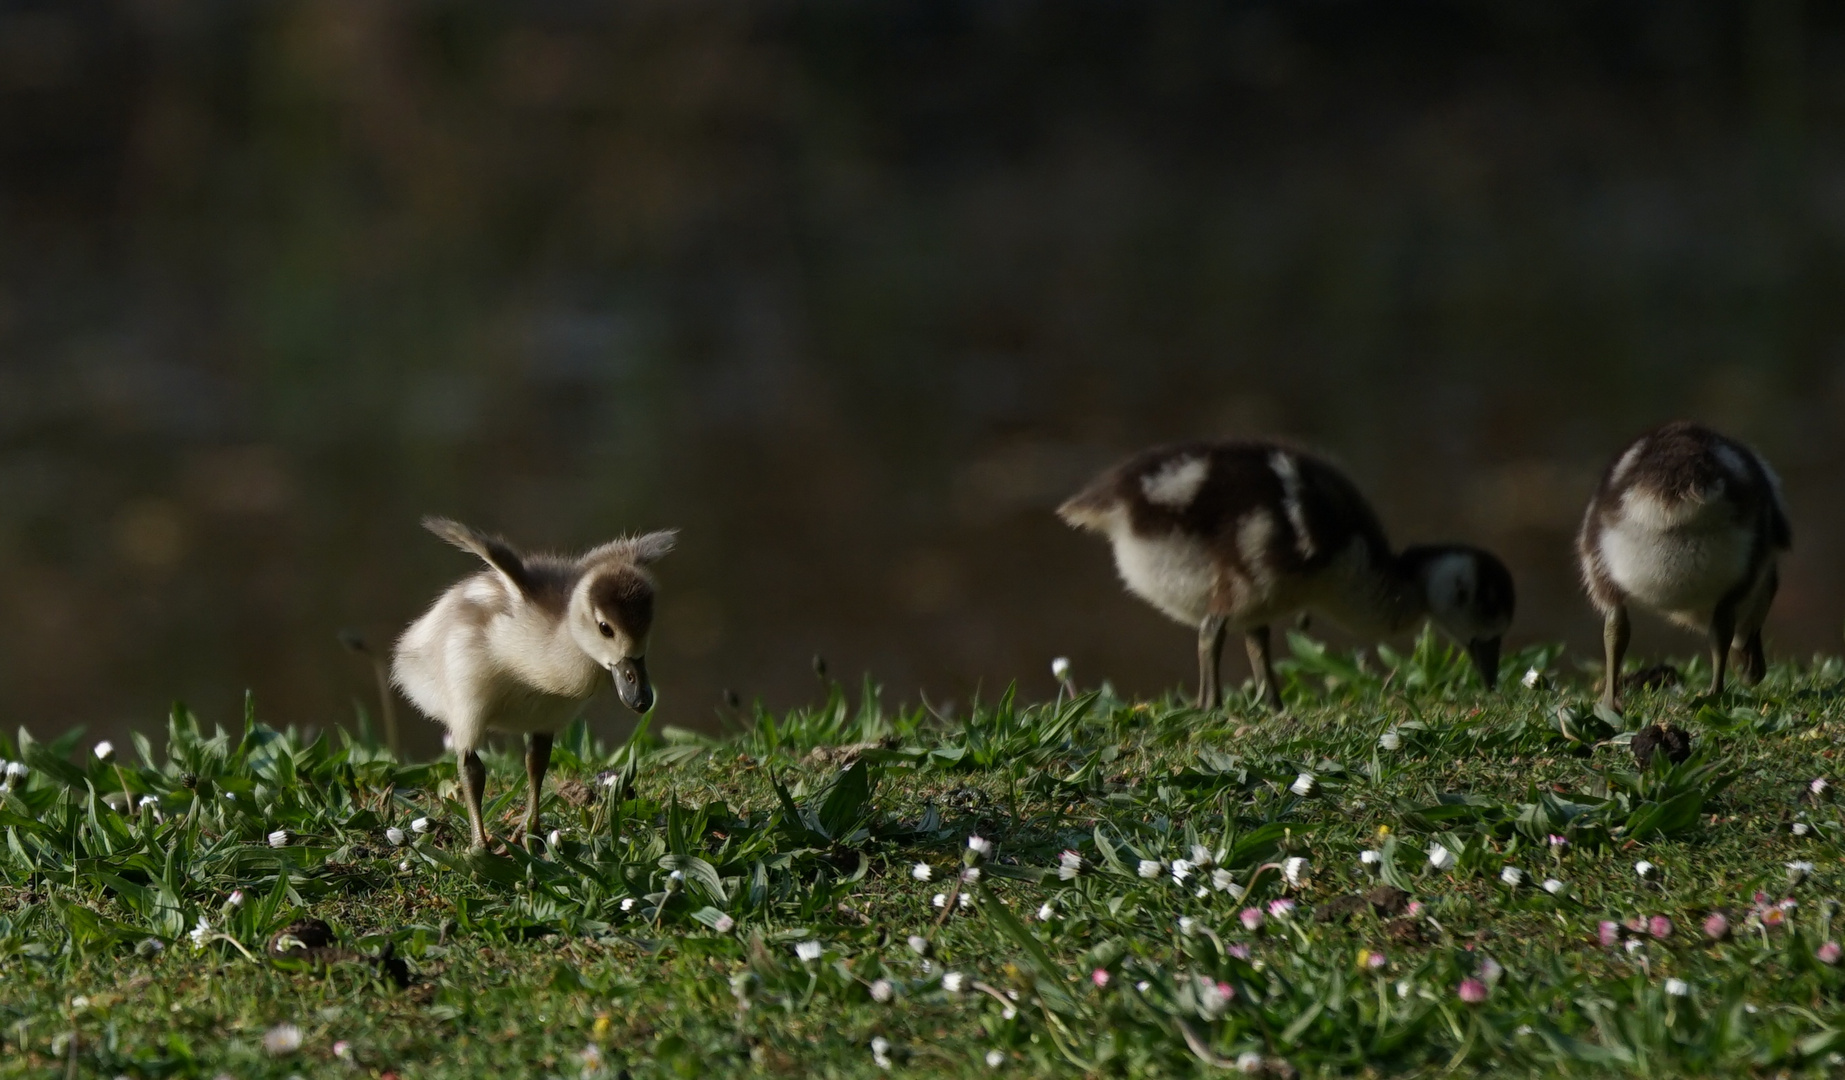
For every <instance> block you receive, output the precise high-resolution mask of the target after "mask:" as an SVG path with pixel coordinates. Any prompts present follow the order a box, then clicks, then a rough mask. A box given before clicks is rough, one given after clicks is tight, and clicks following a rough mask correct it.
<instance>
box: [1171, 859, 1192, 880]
mask: <svg viewBox="0 0 1845 1080" xmlns="http://www.w3.org/2000/svg"><path fill="white" fill-rule="evenodd" d="M1191 872H1192V864H1191V863H1190V862H1189V861H1188V860H1185V859H1174V860H1172V883H1173V884H1174V885H1183V884H1185V878H1186V876H1187V875H1189V874H1190V873H1191Z"/></svg>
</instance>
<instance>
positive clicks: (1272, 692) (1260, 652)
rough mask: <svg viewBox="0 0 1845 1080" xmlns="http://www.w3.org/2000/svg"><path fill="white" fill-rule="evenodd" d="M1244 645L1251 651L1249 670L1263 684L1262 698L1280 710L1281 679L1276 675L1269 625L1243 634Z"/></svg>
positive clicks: (1272, 707) (1276, 709)
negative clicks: (1270, 644)
mask: <svg viewBox="0 0 1845 1080" xmlns="http://www.w3.org/2000/svg"><path fill="white" fill-rule="evenodd" d="M1243 645H1244V647H1245V648H1246V649H1248V651H1249V670H1250V671H1251V672H1252V673H1253V674H1254V675H1255V677H1256V679H1257V680H1258V681H1260V683H1261V684H1262V685H1261V686H1260V688H1259V689H1260V690H1261V692H1262V700H1263V701H1264V702H1265V703H1267V705H1268V707H1269V708H1271V709H1273V710H1275V711H1276V712H1280V711H1281V709H1282V704H1281V680H1280V679H1277V678H1276V677H1275V661H1274V657H1273V655H1272V652H1271V650H1270V648H1269V638H1268V627H1267V626H1258V627H1255V628H1254V629H1252V630H1248V631H1245V632H1244V634H1243Z"/></svg>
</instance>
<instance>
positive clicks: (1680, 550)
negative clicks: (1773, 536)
mask: <svg viewBox="0 0 1845 1080" xmlns="http://www.w3.org/2000/svg"><path fill="white" fill-rule="evenodd" d="M1596 546H1597V549H1598V551H1597V554H1598V555H1599V556H1600V558H1601V563H1602V567H1603V569H1605V570H1606V571H1607V573H1608V576H1609V577H1611V578H1613V579H1614V582H1615V584H1616V585H1618V586H1620V588H1621V589H1622V591H1624V592H1626V593H1628V594H1629V595H1631V596H1633V597H1634V598H1635V599H1637V600H1639V601H1641V602H1642V603H1644V604H1646V605H1648V606H1650V607H1653V608H1657V609H1659V610H1660V611H1664V612H1667V613H1671V614H1677V615H1683V616H1688V617H1700V618H1701V617H1705V616H1708V615H1709V614H1710V612H1711V611H1712V609H1714V608H1715V607H1716V606H1717V602H1718V601H1719V600H1721V599H1722V598H1723V597H1724V595H1725V594H1726V593H1728V592H1729V591H1730V590H1732V589H1734V588H1736V587H1737V586H1738V585H1740V584H1742V581H1743V578H1744V576H1745V575H1746V574H1747V573H1748V572H1749V563H1750V555H1751V552H1752V551H1753V548H1754V546H1755V544H1754V534H1753V532H1752V530H1751V529H1750V528H1749V527H1748V526H1747V525H1746V524H1744V523H1742V522H1739V521H1736V520H1735V518H1734V517H1733V515H1732V513H1731V509H1730V507H1729V506H1728V505H1727V504H1725V503H1723V502H1721V501H1714V502H1707V503H1699V502H1692V501H1689V500H1688V501H1687V502H1684V503H1679V504H1677V505H1675V506H1671V507H1667V506H1664V505H1662V504H1661V503H1660V501H1659V500H1658V499H1657V498H1655V497H1654V496H1652V495H1651V494H1649V493H1646V492H1644V491H1639V490H1633V491H1629V492H1628V493H1627V495H1626V497H1625V498H1623V499H1622V502H1621V511H1620V513H1618V514H1615V515H1613V516H1612V520H1610V521H1609V522H1608V524H1607V526H1606V527H1605V528H1604V529H1603V530H1602V533H1601V536H1600V537H1599V538H1598V540H1597V544H1596Z"/></svg>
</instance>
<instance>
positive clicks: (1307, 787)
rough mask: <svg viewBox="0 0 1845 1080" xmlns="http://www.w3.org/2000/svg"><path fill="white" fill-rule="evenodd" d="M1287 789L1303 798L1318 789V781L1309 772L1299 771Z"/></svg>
mask: <svg viewBox="0 0 1845 1080" xmlns="http://www.w3.org/2000/svg"><path fill="white" fill-rule="evenodd" d="M1288 790H1289V791H1292V792H1293V793H1294V794H1296V795H1299V796H1300V797H1301V798H1303V799H1305V798H1307V797H1308V796H1310V795H1312V794H1313V793H1314V792H1316V791H1318V790H1320V781H1319V780H1318V778H1316V777H1315V776H1314V775H1313V774H1312V773H1310V772H1304V773H1301V774H1300V775H1299V776H1296V777H1295V778H1294V782H1293V783H1292V784H1289V785H1288Z"/></svg>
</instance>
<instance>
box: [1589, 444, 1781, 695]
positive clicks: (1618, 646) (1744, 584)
mask: <svg viewBox="0 0 1845 1080" xmlns="http://www.w3.org/2000/svg"><path fill="white" fill-rule="evenodd" d="M1793 541H1794V533H1793V528H1792V527H1791V526H1790V525H1789V524H1788V520H1787V504H1786V502H1785V501H1784V500H1783V498H1782V496H1781V481H1780V479H1779V478H1778V477H1776V476H1775V473H1774V470H1773V469H1770V468H1769V467H1768V463H1767V462H1765V461H1763V460H1762V458H1761V456H1760V455H1759V454H1757V453H1756V452H1755V451H1753V450H1751V449H1749V448H1748V447H1747V446H1744V445H1743V444H1742V443H1739V442H1737V441H1735V440H1734V439H1729V438H1726V437H1724V436H1722V435H1719V434H1718V433H1716V432H1715V431H1712V430H1711V429H1709V428H1707V427H1704V426H1702V425H1699V424H1694V423H1691V422H1690V421H1686V420H1679V421H1674V422H1673V423H1670V424H1667V425H1665V426H1664V427H1660V428H1656V429H1654V430H1653V431H1649V432H1647V433H1646V434H1645V435H1642V436H1640V438H1639V439H1637V440H1635V441H1634V443H1633V444H1632V445H1630V446H1629V447H1628V448H1627V449H1626V450H1624V451H1622V453H1621V456H1620V457H1618V458H1616V459H1615V460H1614V463H1613V464H1612V465H1610V466H1609V467H1608V471H1607V472H1606V473H1605V474H1603V476H1602V481H1601V484H1600V486H1598V487H1597V488H1596V490H1595V495H1594V497H1593V498H1591V499H1590V500H1589V509H1588V512H1587V513H1585V514H1584V515H1583V518H1582V529H1581V531H1580V532H1579V533H1578V534H1577V536H1576V555H1577V558H1578V559H1579V560H1580V561H1581V564H1582V580H1583V584H1584V586H1585V587H1586V588H1587V589H1588V593H1589V600H1590V602H1591V603H1593V604H1594V605H1595V608H1596V610H1597V611H1600V612H1601V613H1602V646H1603V649H1604V650H1605V652H1606V661H1607V668H1606V670H1605V672H1604V673H1603V686H1602V703H1603V704H1604V705H1606V706H1608V707H1609V708H1610V709H1617V708H1619V707H1620V685H1621V661H1622V659H1623V658H1624V657H1625V656H1626V655H1627V642H1628V637H1629V634H1630V630H1629V627H1628V621H1627V604H1628V602H1629V601H1637V602H1639V603H1641V604H1644V605H1646V606H1647V607H1650V608H1652V609H1654V610H1655V611H1658V612H1660V613H1662V614H1664V615H1665V616H1666V618H1668V619H1670V620H1671V621H1673V622H1675V623H1678V624H1679V625H1680V626H1685V627H1688V628H1690V629H1693V630H1704V631H1706V632H1707V633H1708V634H1709V636H1710V662H1711V681H1710V692H1711V693H1713V694H1714V693H1717V692H1718V691H1720V690H1722V689H1723V677H1724V669H1725V667H1726V666H1727V663H1728V661H1729V658H1730V652H1731V650H1732V649H1733V650H1735V652H1736V670H1737V673H1738V674H1740V675H1741V676H1742V677H1743V680H1744V681H1745V682H1748V683H1751V684H1753V683H1756V682H1759V681H1761V678H1762V675H1763V674H1764V673H1765V672H1766V671H1767V668H1768V662H1767V658H1766V657H1764V656H1763V655H1762V622H1763V620H1765V619H1766V618H1767V617H1768V606H1769V605H1770V604H1771V603H1773V602H1774V598H1775V590H1776V588H1777V587H1778V586H1779V584H1780V579H1779V576H1778V568H1777V564H1778V563H1779V561H1780V558H1781V553H1782V552H1784V551H1786V550H1787V549H1788V548H1789V547H1791V546H1792V545H1793Z"/></svg>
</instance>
